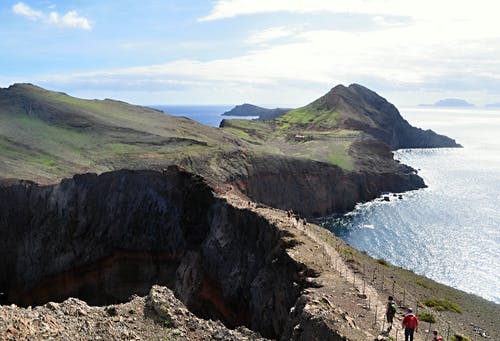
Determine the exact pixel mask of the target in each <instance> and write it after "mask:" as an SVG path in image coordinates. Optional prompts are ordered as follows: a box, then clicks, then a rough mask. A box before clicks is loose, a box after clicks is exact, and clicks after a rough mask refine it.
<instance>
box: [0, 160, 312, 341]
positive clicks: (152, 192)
mask: <svg viewBox="0 0 500 341" xmlns="http://www.w3.org/2000/svg"><path fill="white" fill-rule="evenodd" d="M0 212H1V214H0V219H1V220H0V231H1V233H2V236H3V238H2V239H1V240H0V250H1V251H0V252H1V253H2V263H1V264H0V291H1V292H5V293H6V301H7V302H9V303H11V302H13V303H16V304H20V305H24V306H27V305H37V304H42V303H46V302H48V301H51V300H52V301H54V300H55V301H61V300H63V299H65V298H67V297H78V298H80V299H84V300H85V301H87V302H88V303H89V304H93V305H101V304H110V303H117V302H123V301H125V300H127V299H128V298H129V296H130V295H132V294H141V295H143V294H146V293H147V292H148V290H149V288H150V287H151V285H153V284H162V285H167V286H168V287H170V288H172V289H173V290H174V292H175V293H176V295H177V296H178V297H179V298H180V299H181V300H182V301H183V302H184V303H185V304H186V305H187V306H188V307H189V308H190V309H191V310H192V311H193V312H195V313H198V314H199V315H200V316H204V317H212V318H219V319H221V320H222V321H224V322H225V323H226V324H227V325H228V326H237V325H247V326H249V327H251V328H252V329H254V330H256V331H259V332H260V333H261V334H262V335H264V336H268V337H276V336H278V335H281V334H282V333H283V328H284V326H286V324H287V323H286V321H287V318H288V311H289V309H290V307H292V306H293V305H294V303H295V301H296V299H297V297H298V295H299V292H300V290H301V289H302V288H303V287H304V283H303V281H302V279H301V278H300V276H299V271H300V270H303V266H301V265H300V264H298V263H297V262H295V261H293V260H292V259H291V258H290V257H289V256H288V254H287V253H286V252H285V249H286V247H287V245H286V243H285V242H284V241H283V240H282V237H283V235H282V234H283V233H282V232H280V231H279V230H278V229H276V228H275V227H274V226H273V225H271V224H270V222H269V221H268V220H267V219H265V218H263V217H260V216H259V215H256V214H254V213H253V212H251V211H249V210H245V209H241V208H235V207H234V206H231V205H229V204H228V203H227V202H226V201H225V200H224V199H221V198H218V197H216V196H215V195H214V194H213V193H212V191H211V189H210V188H209V187H208V186H207V185H205V183H203V181H202V180H201V178H199V177H197V176H194V175H192V174H189V173H185V172H183V171H179V170H177V169H174V168H172V169H170V170H168V171H165V172H163V173H161V172H155V171H126V170H123V171H117V172H110V173H104V174H102V175H100V176H97V175H95V174H86V175H78V176H75V177H73V178H72V179H67V180H64V181H62V182H61V183H60V184H57V185H54V186H37V185H35V184H32V183H26V182H24V183H18V184H14V185H13V184H8V185H6V186H4V187H1V188H0Z"/></svg>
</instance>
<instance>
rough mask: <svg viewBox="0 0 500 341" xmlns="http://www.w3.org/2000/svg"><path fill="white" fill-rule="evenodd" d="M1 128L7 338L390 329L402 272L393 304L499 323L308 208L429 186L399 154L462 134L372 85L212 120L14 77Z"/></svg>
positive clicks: (370, 333) (489, 307) (349, 336)
mask: <svg viewBox="0 0 500 341" xmlns="http://www.w3.org/2000/svg"><path fill="white" fill-rule="evenodd" d="M0 127H1V128H0V129H1V130H0V151H1V161H2V162H1V163H0V217H1V219H0V232H1V233H2V235H3V236H4V238H2V239H1V241H0V252H1V255H2V259H3V261H2V263H1V264H0V292H2V293H3V295H2V296H1V298H0V299H1V300H2V303H8V304H9V305H8V306H7V305H6V306H0V333H2V334H3V335H7V336H8V337H10V338H12V339H16V338H23V337H24V338H32V339H44V338H49V337H56V338H57V337H59V338H65V337H66V338H70V339H71V338H73V339H75V338H81V337H91V338H118V337H124V338H127V337H128V338H147V339H154V338H160V339H161V338H167V339H168V338H174V339H175V338H178V339H227V340H239V339H245V338H246V339H255V340H257V339H263V338H271V339H281V340H306V339H307V340H366V339H371V340H373V339H376V338H377V337H381V338H386V339H388V337H389V336H390V337H393V338H394V337H396V334H395V333H396V331H395V330H394V331H391V334H390V335H389V334H387V335H381V334H380V330H381V327H382V323H383V311H382V308H381V307H382V306H383V305H384V304H385V299H386V296H387V295H388V294H389V293H390V286H391V285H392V283H397V285H398V287H397V288H398V290H400V289H399V288H401V289H403V288H404V290H405V296H404V297H405V299H404V300H403V299H400V300H399V302H398V304H399V305H400V309H403V307H404V306H405V305H407V304H412V305H414V304H416V305H421V308H420V309H421V310H422V311H425V312H427V313H428V314H430V315H433V316H435V317H436V318H439V319H440V320H443V321H444V320H446V321H451V323H452V325H450V328H451V330H452V331H453V332H454V333H457V334H458V333H464V334H467V333H469V335H470V333H471V331H470V330H469V328H470V325H471V323H472V324H473V325H474V326H478V325H481V328H483V329H481V330H482V331H485V332H488V333H489V335H492V336H493V337H496V336H498V335H496V334H495V333H496V329H495V328H496V327H495V324H494V318H493V319H489V318H486V319H485V318H484V316H495V312H497V311H498V308H497V307H496V305H495V304H493V303H489V302H486V301H484V300H482V299H480V298H478V297H475V296H472V295H467V294H465V293H463V292H460V291H458V290H453V289H451V288H448V287H445V286H443V285H440V284H437V283H435V282H432V281H430V280H428V279H425V278H423V277H420V276H417V275H415V274H413V273H411V272H408V271H405V270H403V269H399V268H395V267H393V266H391V265H389V264H386V263H384V261H383V260H374V259H371V258H370V257H368V256H367V255H365V254H363V253H360V252H358V251H356V250H354V249H352V248H350V247H349V246H348V245H346V244H345V243H343V242H342V241H341V240H339V239H337V238H336V237H334V236H333V235H332V234H331V233H329V232H328V231H326V230H324V229H322V228H320V227H319V226H316V225H314V224H311V223H309V222H307V220H306V219H305V218H310V217H318V216H324V215H328V214H331V213H339V212H345V211H348V210H351V209H352V208H353V207H354V205H355V204H356V203H358V202H362V201H367V200H371V199H373V198H376V197H377V196H379V195H380V194H381V193H384V192H402V191H406V190H411V189H418V188H422V187H424V186H425V184H424V182H423V180H422V179H421V178H420V177H419V176H418V175H417V172H416V171H415V170H414V169H412V168H410V167H408V166H405V165H402V164H400V163H398V162H396V161H395V160H394V159H393V155H392V152H391V150H394V149H398V148H410V147H414V148H436V147H460V145H459V144H457V143H456V142H455V141H454V140H452V139H450V138H448V137H445V136H442V135H439V134H437V133H435V132H433V131H429V130H427V131H424V130H421V129H418V128H414V127H412V126H411V125H410V124H408V122H407V121H405V120H404V119H403V118H402V117H401V115H400V113H399V112H398V110H397V109H396V108H395V107H394V106H393V105H392V104H390V103H389V102H388V101H387V100H385V99H384V98H382V97H380V96H379V95H377V94H376V93H375V92H373V91H371V90H369V89H367V88H365V87H363V86H361V85H357V84H353V85H350V86H348V87H346V86H343V85H338V86H336V87H334V88H333V89H332V90H331V91H330V92H328V93H327V94H325V95H324V96H322V97H320V98H319V99H317V100H316V101H314V102H312V103H310V104H308V105H305V106H304V107H301V108H298V109H294V110H291V111H288V112H287V113H285V114H284V115H282V116H280V117H278V118H275V119H272V120H264V121H248V120H224V121H223V122H222V123H221V127H220V128H213V127H207V126H203V125H201V124H199V123H196V122H194V121H192V120H190V119H187V118H181V117H172V116H169V115H165V114H163V113H162V112H160V111H157V110H154V109H150V108H146V107H140V106H133V105H130V104H127V103H124V102H120V101H114V100H83V99H78V98H74V97H71V96H68V95H66V94H64V93H58V92H52V91H48V90H45V89H42V88H40V87H37V86H34V85H31V84H16V85H13V86H11V87H9V88H7V89H0ZM292 211H293V212H292ZM375 274H376V276H375ZM389 278H390V281H392V282H391V283H389V282H387V279H389ZM388 283H389V284H388ZM154 284H160V285H162V287H158V286H153V285H154ZM167 287H168V289H167ZM393 288H395V287H394V286H393ZM394 290H395V289H392V291H394ZM174 294H175V297H174V296H173V295H174ZM132 295H140V296H143V297H139V296H133V297H132V299H131V300H130V299H129V298H130V297H131V296H132ZM76 298H78V299H76ZM432 299H439V300H443V301H446V302H449V301H453V302H456V303H457V305H458V306H459V308H458V309H459V311H460V312H457V311H451V310H450V311H448V309H445V311H436V310H433V308H432V307H433V305H432V304H431V303H432V302H433V301H431V300H432ZM80 300H84V301H85V302H86V303H85V302H83V301H80ZM53 301H55V302H59V303H53ZM417 301H418V302H417ZM61 302H62V303H61ZM419 302H420V303H419ZM439 302H441V301H439ZM11 304H12V305H11ZM87 304H90V305H94V306H98V307H89V306H88V305H87ZM18 306H21V307H33V306H36V308H27V309H25V308H21V307H18ZM401 311H402V310H401ZM42 316H43V318H42ZM478 316H481V317H478ZM400 318H401V316H399V315H398V316H397V319H400ZM209 319H212V320H218V321H221V322H222V323H223V324H224V325H223V324H222V323H220V322H219V323H215V322H213V321H209ZM20 321H23V322H20ZM26 321H35V322H26ZM36 321H40V323H38V322H36ZM236 327H237V329H234V330H230V329H228V328H236ZM400 337H401V334H400ZM422 340H423V338H422Z"/></svg>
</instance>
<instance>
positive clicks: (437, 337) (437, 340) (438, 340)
mask: <svg viewBox="0 0 500 341" xmlns="http://www.w3.org/2000/svg"><path fill="white" fill-rule="evenodd" d="M432 333H433V334H434V337H433V338H432V341H443V337H442V336H441V335H439V334H438V331H437V330H435V331H433V332H432Z"/></svg>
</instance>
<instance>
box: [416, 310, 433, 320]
mask: <svg viewBox="0 0 500 341" xmlns="http://www.w3.org/2000/svg"><path fill="white" fill-rule="evenodd" d="M417 317H418V319H419V320H420V321H423V322H430V323H436V317H435V316H434V315H432V314H431V313H427V312H423V313H418V314H417Z"/></svg>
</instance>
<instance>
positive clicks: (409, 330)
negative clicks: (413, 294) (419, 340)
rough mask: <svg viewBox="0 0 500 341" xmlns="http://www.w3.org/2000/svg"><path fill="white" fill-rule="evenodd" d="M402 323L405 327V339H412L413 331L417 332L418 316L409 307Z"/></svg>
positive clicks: (409, 340) (411, 340)
mask: <svg viewBox="0 0 500 341" xmlns="http://www.w3.org/2000/svg"><path fill="white" fill-rule="evenodd" d="M402 325H403V328H404V329H405V341H413V333H415V332H418V318H417V316H415V314H414V313H413V310H412V309H411V308H408V312H407V313H406V315H405V317H404V319H403V322H402Z"/></svg>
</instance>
